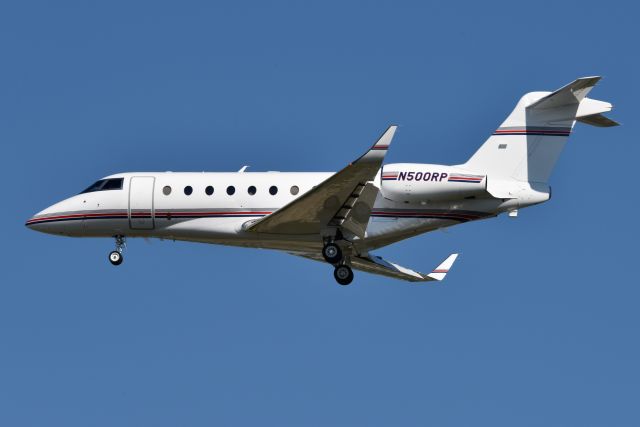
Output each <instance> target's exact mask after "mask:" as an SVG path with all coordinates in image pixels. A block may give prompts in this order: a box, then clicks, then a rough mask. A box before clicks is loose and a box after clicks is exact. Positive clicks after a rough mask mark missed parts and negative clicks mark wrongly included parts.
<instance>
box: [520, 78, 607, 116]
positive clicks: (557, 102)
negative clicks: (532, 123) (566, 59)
mask: <svg viewBox="0 0 640 427" xmlns="http://www.w3.org/2000/svg"><path fill="white" fill-rule="evenodd" d="M601 78H602V77H598V76H595V77H582V78H579V79H577V80H574V81H573V82H571V83H569V84H568V85H566V86H563V87H561V88H560V89H558V90H556V91H554V92H551V93H550V94H549V95H547V96H545V97H543V98H540V99H539V100H537V101H536V102H534V103H533V104H531V105H529V106H528V107H527V109H529V110H533V109H536V110H537V109H545V108H556V107H564V106H567V105H574V104H579V103H580V101H582V100H583V99H584V98H585V97H586V96H587V94H588V93H589V92H590V91H591V89H593V87H594V86H595V85H596V83H598V81H599V80H600V79H601Z"/></svg>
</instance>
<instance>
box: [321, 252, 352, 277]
mask: <svg viewBox="0 0 640 427" xmlns="http://www.w3.org/2000/svg"><path fill="white" fill-rule="evenodd" d="M322 257H323V258H324V260H325V261H327V262H328V263H329V264H333V265H334V266H335V269H334V270H333V277H334V278H335V279H336V282H338V283H339V284H341V285H343V286H344V285H348V284H349V283H351V282H353V270H351V267H349V266H348V265H347V264H346V263H345V259H344V256H343V254H342V249H340V246H338V245H337V244H335V243H334V242H329V243H327V244H325V245H324V246H323V248H322Z"/></svg>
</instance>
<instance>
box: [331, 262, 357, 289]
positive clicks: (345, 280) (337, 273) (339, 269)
mask: <svg viewBox="0 0 640 427" xmlns="http://www.w3.org/2000/svg"><path fill="white" fill-rule="evenodd" d="M333 277H335V279H336V282H338V283H339V284H340V285H343V286H346V285H348V284H349V283H351V282H353V270H351V267H349V266H348V265H346V264H341V265H338V266H336V269H335V270H333Z"/></svg>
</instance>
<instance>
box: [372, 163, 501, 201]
mask: <svg viewBox="0 0 640 427" xmlns="http://www.w3.org/2000/svg"><path fill="white" fill-rule="evenodd" d="M380 181H381V182H380V192H381V194H382V196H383V197H385V198H386V199H389V200H393V201H395V202H409V203H420V202H431V201H439V200H453V199H464V198H474V197H487V196H489V195H488V194H487V191H486V190H487V178H486V176H485V175H473V174H469V173H468V172H466V171H464V170H462V169H459V168H456V167H454V166H442V165H430V164H424V163H395V164H389V165H385V166H384V167H383V168H382V170H381V176H380Z"/></svg>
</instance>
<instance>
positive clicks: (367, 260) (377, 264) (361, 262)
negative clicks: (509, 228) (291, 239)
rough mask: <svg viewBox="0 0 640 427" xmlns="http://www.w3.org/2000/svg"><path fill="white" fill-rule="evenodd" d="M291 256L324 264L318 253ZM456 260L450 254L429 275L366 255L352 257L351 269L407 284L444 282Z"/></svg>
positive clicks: (455, 257) (455, 256) (456, 255)
mask: <svg viewBox="0 0 640 427" xmlns="http://www.w3.org/2000/svg"><path fill="white" fill-rule="evenodd" d="M290 253H291V254H292V255H298V256H302V257H305V258H309V259H312V260H315V261H321V262H324V259H323V258H322V255H320V254H319V253H311V252H309V253H300V252H290ZM457 258H458V254H451V255H449V256H448V257H447V259H445V260H444V261H443V262H441V263H440V265H438V266H437V267H436V268H435V269H433V271H431V273H427V274H425V273H418V272H417V271H413V270H411V269H409V268H406V267H402V266H401V265H398V264H394V263H392V262H389V261H385V260H384V259H382V258H381V257H379V256H375V255H367V256H352V257H351V258H350V260H351V267H352V268H354V269H356V270H360V271H365V272H367V273H372V274H378V275H381V276H387V277H392V278H394V279H400V280H406V281H408V282H430V281H434V280H435V281H441V280H444V278H445V276H446V275H447V273H448V272H449V270H450V269H451V267H452V266H453V263H454V262H455V261H456V259H457Z"/></svg>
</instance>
